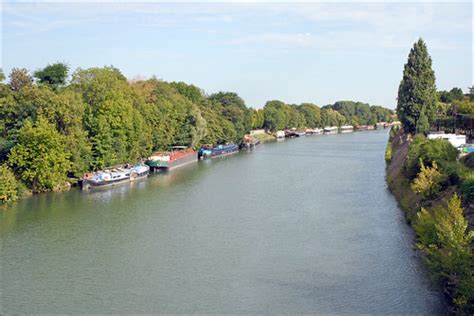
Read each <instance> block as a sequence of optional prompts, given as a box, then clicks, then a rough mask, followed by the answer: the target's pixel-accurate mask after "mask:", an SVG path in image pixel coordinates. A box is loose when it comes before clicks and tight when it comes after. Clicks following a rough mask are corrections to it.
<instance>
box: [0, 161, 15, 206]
mask: <svg viewBox="0 0 474 316" xmlns="http://www.w3.org/2000/svg"><path fill="white" fill-rule="evenodd" d="M17 198H18V182H17V181H16V178H15V175H14V174H13V172H12V171H11V170H10V168H8V167H7V166H6V165H1V166H0V204H1V203H6V202H10V201H12V202H14V201H16V199H17Z"/></svg>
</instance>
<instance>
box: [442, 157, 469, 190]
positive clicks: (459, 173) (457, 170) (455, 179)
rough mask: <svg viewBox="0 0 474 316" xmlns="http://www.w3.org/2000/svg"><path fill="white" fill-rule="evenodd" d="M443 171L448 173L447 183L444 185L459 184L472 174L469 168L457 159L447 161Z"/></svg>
mask: <svg viewBox="0 0 474 316" xmlns="http://www.w3.org/2000/svg"><path fill="white" fill-rule="evenodd" d="M443 172H444V174H445V175H446V183H443V185H458V184H460V183H461V182H462V181H463V180H464V179H466V178H468V177H469V176H470V174H471V171H470V170H469V169H468V168H466V167H465V166H464V165H462V164H460V163H458V162H456V161H448V162H445V163H444V165H443Z"/></svg>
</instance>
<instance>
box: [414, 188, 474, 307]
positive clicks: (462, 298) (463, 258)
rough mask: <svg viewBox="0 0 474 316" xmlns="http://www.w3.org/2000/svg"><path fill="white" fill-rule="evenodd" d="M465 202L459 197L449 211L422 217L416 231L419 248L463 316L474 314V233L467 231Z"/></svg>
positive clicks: (451, 202)
mask: <svg viewBox="0 0 474 316" xmlns="http://www.w3.org/2000/svg"><path fill="white" fill-rule="evenodd" d="M467 227H468V223H467V220H466V219H465V218H464V214H463V209H462V207H461V200H460V199H459V197H458V196H457V195H456V194H455V195H454V196H453V197H452V198H451V199H450V200H449V201H448V204H447V206H446V207H437V208H435V209H434V210H432V211H431V212H430V211H427V210H426V209H424V208H422V209H421V211H420V212H419V213H418V216H417V220H416V222H415V225H414V228H415V231H416V233H417V236H418V244H417V246H418V248H419V249H420V250H421V251H422V252H423V253H424V255H425V259H426V262H427V264H428V266H429V267H430V268H431V271H432V272H433V274H434V276H435V277H436V278H437V279H438V280H440V282H441V283H443V284H445V285H446V286H447V287H448V290H449V292H450V295H451V298H452V301H453V303H454V304H455V305H456V306H457V308H458V312H459V313H461V314H471V313H472V312H474V309H473V306H474V274H473V266H472V261H473V259H474V258H473V253H472V248H471V246H470V243H471V241H472V240H473V239H474V232H473V231H468V230H467Z"/></svg>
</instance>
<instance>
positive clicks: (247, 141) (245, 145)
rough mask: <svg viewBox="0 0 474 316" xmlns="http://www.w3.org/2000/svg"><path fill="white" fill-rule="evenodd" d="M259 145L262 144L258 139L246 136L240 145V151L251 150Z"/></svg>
mask: <svg viewBox="0 0 474 316" xmlns="http://www.w3.org/2000/svg"><path fill="white" fill-rule="evenodd" d="M258 144H260V140H259V139H258V138H255V137H253V136H252V135H249V134H246V135H244V139H243V140H242V142H241V143H240V149H251V148H254V147H255V146H257V145H258Z"/></svg>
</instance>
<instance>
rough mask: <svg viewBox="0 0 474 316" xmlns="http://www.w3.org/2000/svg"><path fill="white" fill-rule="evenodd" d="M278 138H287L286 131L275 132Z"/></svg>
mask: <svg viewBox="0 0 474 316" xmlns="http://www.w3.org/2000/svg"><path fill="white" fill-rule="evenodd" d="M275 136H276V138H285V132H284V131H277V132H276V133H275Z"/></svg>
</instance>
